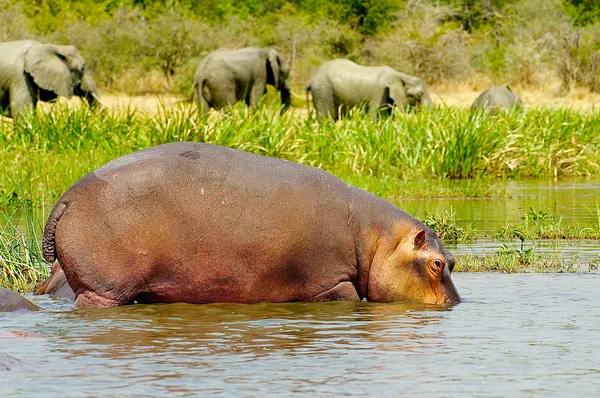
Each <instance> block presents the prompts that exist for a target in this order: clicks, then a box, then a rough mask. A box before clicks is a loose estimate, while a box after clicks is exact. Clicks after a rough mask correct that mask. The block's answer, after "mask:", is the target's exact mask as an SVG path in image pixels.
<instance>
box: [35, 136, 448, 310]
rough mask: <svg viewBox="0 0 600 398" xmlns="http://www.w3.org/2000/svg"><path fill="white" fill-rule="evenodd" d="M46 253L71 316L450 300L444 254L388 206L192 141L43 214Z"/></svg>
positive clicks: (313, 174)
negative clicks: (58, 271)
mask: <svg viewBox="0 0 600 398" xmlns="http://www.w3.org/2000/svg"><path fill="white" fill-rule="evenodd" d="M43 250H44V256H45V258H46V260H47V261H49V262H54V261H55V260H57V259H58V261H59V262H60V264H61V266H62V269H63V270H64V272H65V275H66V277H67V279H68V281H69V285H70V286H71V287H72V288H73V290H74V291H75V293H76V295H77V298H76V301H75V305H76V306H79V307H105V306H116V305H122V304H128V303H132V302H134V301H137V302H188V303H212V302H240V303H250V302H258V301H270V302H284V301H316V300H360V299H363V298H366V299H367V300H369V301H378V302H389V301H398V300H416V301H421V302H426V303H438V304H441V303H457V302H459V301H460V297H459V295H458V293H457V291H456V288H455V287H454V284H453V283H452V280H451V276H450V274H451V272H452V269H453V267H454V262H455V260H454V257H453V256H452V255H451V254H450V253H449V252H448V251H447V250H446V249H445V248H444V246H443V245H442V242H441V241H440V239H439V238H438V236H437V235H436V234H435V232H434V231H432V230H431V229H429V228H427V227H425V225H423V224H422V223H421V222H419V221H418V220H416V219H415V218H413V217H412V216H410V215H409V214H407V213H406V212H404V211H402V210H401V209H399V208H398V207H396V206H394V205H392V204H391V203H389V202H387V201H385V200H383V199H381V198H379V197H376V196H374V195H372V194H370V193H368V192H365V191H363V190H360V189H357V188H353V187H351V186H348V185H347V184H346V183H344V182H343V181H341V180H340V179H338V178H336V177H334V176H332V175H330V174H328V173H326V172H324V171H322V170H319V169H316V168H312V167H307V166H302V165H299V164H296V163H292V162H288V161H284V160H281V159H274V158H269V157H264V156H259V155H255V154H251V153H247V152H243V151H238V150H234V149H230V148H225V147H220V146H215V145H210V144H202V143H185V142H180V143H170V144H164V145H160V146H157V147H153V148H149V149H145V150H142V151H139V152H134V153H131V154H129V155H126V156H124V157H121V158H118V159H116V160H114V161H112V162H110V163H108V164H107V165H105V166H103V167H101V168H99V169H98V170H96V171H94V172H92V173H90V174H88V175H87V176H85V177H83V178H82V179H81V180H79V181H78V182H77V183H75V184H74V185H73V186H72V187H71V188H70V189H69V190H68V191H67V192H66V193H65V194H64V195H63V197H62V198H61V199H60V200H59V201H58V202H57V203H56V205H55V207H54V209H53V210H52V212H51V214H50V217H49V220H48V223H47V224H46V227H45V231H44V238H43Z"/></svg>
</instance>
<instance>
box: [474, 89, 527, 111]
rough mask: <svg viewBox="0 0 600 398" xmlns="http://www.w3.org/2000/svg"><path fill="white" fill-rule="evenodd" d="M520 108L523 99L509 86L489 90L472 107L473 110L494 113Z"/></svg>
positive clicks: (480, 95)
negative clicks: (485, 110)
mask: <svg viewBox="0 0 600 398" xmlns="http://www.w3.org/2000/svg"><path fill="white" fill-rule="evenodd" d="M520 107H521V99H520V98H519V96H518V95H517V94H515V93H514V92H513V91H512V90H511V89H510V87H508V86H507V85H504V86H492V87H490V88H488V89H487V90H485V91H484V92H482V93H481V94H479V96H478V97H477V98H476V99H475V101H474V102H473V105H471V109H487V110H489V111H492V112H495V111H500V110H508V109H511V108H520Z"/></svg>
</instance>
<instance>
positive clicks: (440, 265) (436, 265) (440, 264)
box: [433, 260, 442, 268]
mask: <svg viewBox="0 0 600 398" xmlns="http://www.w3.org/2000/svg"><path fill="white" fill-rule="evenodd" d="M433 265H435V267H436V268H442V262H441V261H440V260H435V261H434V262H433Z"/></svg>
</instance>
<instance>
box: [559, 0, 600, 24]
mask: <svg viewBox="0 0 600 398" xmlns="http://www.w3.org/2000/svg"><path fill="white" fill-rule="evenodd" d="M564 6H565V9H566V10H567V12H568V13H569V15H570V16H571V17H572V18H573V21H574V22H575V25H577V26H585V25H590V24H593V23H595V22H597V21H598V20H600V6H599V5H598V1H597V0H564Z"/></svg>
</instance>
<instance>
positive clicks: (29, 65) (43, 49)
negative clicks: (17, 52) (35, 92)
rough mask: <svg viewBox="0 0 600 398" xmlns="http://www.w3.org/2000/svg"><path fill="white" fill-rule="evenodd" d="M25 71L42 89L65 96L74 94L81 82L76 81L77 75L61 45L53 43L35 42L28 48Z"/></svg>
mask: <svg viewBox="0 0 600 398" xmlns="http://www.w3.org/2000/svg"><path fill="white" fill-rule="evenodd" d="M68 47H70V46H68ZM68 47H67V48H68ZM73 48H74V47H73ZM25 72H27V73H29V74H30V75H31V76H32V77H33V80H34V81H35V84H37V85H38V86H39V87H41V88H42V89H44V90H48V91H53V92H54V93H55V94H57V95H62V96H64V97H70V96H72V95H73V90H74V88H75V86H76V85H77V84H79V82H76V81H74V80H75V76H74V75H73V73H72V71H71V70H70V69H69V66H68V64H67V57H66V56H65V55H64V54H63V51H61V47H59V46H55V45H52V44H34V45H32V46H31V47H30V48H29V49H28V50H27V52H26V53H25Z"/></svg>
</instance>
